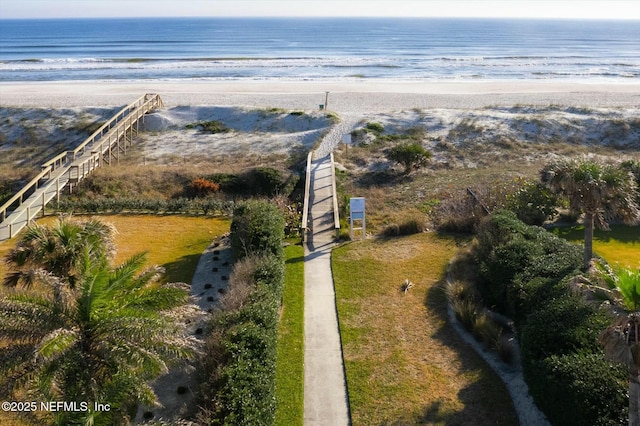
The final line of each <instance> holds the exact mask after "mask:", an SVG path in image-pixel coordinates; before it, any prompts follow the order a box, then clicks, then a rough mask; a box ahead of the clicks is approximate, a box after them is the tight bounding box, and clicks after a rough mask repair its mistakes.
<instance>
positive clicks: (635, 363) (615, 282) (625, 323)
mask: <svg viewBox="0 0 640 426" xmlns="http://www.w3.org/2000/svg"><path fill="white" fill-rule="evenodd" d="M600 271H601V276H603V277H604V278H605V282H606V283H607V284H608V285H609V287H610V288H612V289H613V288H615V289H617V290H618V291H619V292H620V295H621V296H622V301H623V304H624V306H625V308H626V309H627V311H626V315H620V316H619V317H618V319H617V320H616V321H615V323H614V324H613V325H611V326H610V327H608V328H607V329H606V330H605V331H604V332H603V333H602V334H601V335H600V339H599V343H600V345H601V346H602V347H603V348H604V352H605V355H606V357H607V358H608V359H609V360H610V361H613V362H615V363H618V364H622V365H624V366H625V367H627V369H628V371H629V426H640V380H639V374H640V335H639V334H638V333H640V313H639V312H638V309H639V308H640V270H636V271H633V270H631V269H626V268H617V269H615V272H614V273H610V272H609V271H606V270H605V273H602V272H603V269H601V270H600ZM607 272H609V273H607Z"/></svg>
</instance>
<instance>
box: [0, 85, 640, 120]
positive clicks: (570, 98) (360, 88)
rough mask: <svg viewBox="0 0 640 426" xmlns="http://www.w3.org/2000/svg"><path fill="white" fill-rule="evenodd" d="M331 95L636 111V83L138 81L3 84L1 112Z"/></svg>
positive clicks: (399, 105) (394, 101)
mask: <svg viewBox="0 0 640 426" xmlns="http://www.w3.org/2000/svg"><path fill="white" fill-rule="evenodd" d="M326 92H329V94H328V109H329V110H331V111H335V112H337V113H363V112H389V111H397V110H402V109H411V108H465V109H474V108H484V107H488V106H512V105H538V106H544V105H566V106H582V107H635V106H638V105H640V84H638V83H618V84H607V83H601V84H598V83H577V82H558V81H478V82H396V81H380V80H378V81H376V80H362V81H360V80H354V81H327V82H320V81H312V82H311V81H309V82H306V81H152V82H145V81H135V82H100V81H87V82H85V81H76V82H55V83H51V82H36V83H10V82H4V83H0V106H5V107H6V106H19V107H52V108H61V107H83V106H115V105H122V104H128V103H129V102H132V101H133V100H135V99H136V98H137V97H138V96H140V95H142V94H144V93H158V94H160V95H161V97H162V99H163V100H164V102H165V104H167V105H168V106H177V105H218V106H248V107H258V108H263V107H277V108H284V109H288V110H293V109H301V110H317V109H319V105H320V104H324V103H325V100H326V99H327V95H326Z"/></svg>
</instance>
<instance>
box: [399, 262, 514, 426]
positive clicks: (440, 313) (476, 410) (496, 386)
mask: <svg viewBox="0 0 640 426" xmlns="http://www.w3.org/2000/svg"><path fill="white" fill-rule="evenodd" d="M443 275H444V273H443ZM444 288H445V282H444V280H441V281H440V282H438V283H437V284H435V285H433V286H432V287H431V288H430V289H429V290H428V291H427V294H426V297H425V302H424V303H425V306H426V308H427V310H428V311H431V312H434V313H436V314H437V317H438V318H439V319H440V320H442V326H441V327H440V328H439V329H438V330H437V331H436V333H435V334H433V335H432V338H433V339H436V340H438V341H440V342H441V343H443V344H444V345H445V346H447V347H449V348H451V349H452V350H453V351H454V352H455V353H456V354H457V355H458V359H457V360H458V362H459V363H460V365H459V367H458V368H459V370H460V371H461V373H471V374H472V375H473V376H474V377H476V380H475V381H474V382H473V383H472V384H471V385H469V386H467V387H466V388H464V389H462V390H461V391H460V392H459V393H458V399H459V400H460V402H462V404H463V405H464V408H463V409H462V410H460V409H456V410H451V409H450V408H447V406H446V404H444V402H446V401H441V400H436V401H434V402H432V403H430V404H429V405H428V406H426V407H424V410H423V411H422V413H420V414H419V417H418V419H417V420H418V422H419V424H433V423H435V424H447V425H449V424H474V425H517V424H518V418H517V414H516V412H515V408H514V406H513V402H512V401H511V398H510V396H509V394H508V392H507V390H506V387H505V386H504V384H503V383H502V381H501V380H500V378H499V377H498V376H497V375H496V374H495V373H494V372H493V370H491V368H490V367H489V366H488V365H487V364H485V362H484V361H483V360H482V359H481V358H480V357H479V356H478V355H477V354H476V353H475V352H474V350H473V349H472V348H471V347H469V346H468V345H467V344H466V343H465V342H464V341H463V340H462V338H461V337H460V336H459V335H458V334H457V333H456V331H455V330H454V329H453V327H452V326H451V324H450V323H449V322H448V316H447V297H446V294H445V290H444ZM391 424H392V425H394V426H400V425H405V424H407V425H408V424H410V423H407V422H406V421H404V420H403V419H400V420H399V421H398V422H395V423H391Z"/></svg>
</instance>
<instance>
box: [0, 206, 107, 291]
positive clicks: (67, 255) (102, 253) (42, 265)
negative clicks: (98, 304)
mask: <svg viewBox="0 0 640 426" xmlns="http://www.w3.org/2000/svg"><path fill="white" fill-rule="evenodd" d="M115 232H116V231H115V228H114V227H113V226H112V225H110V224H106V223H104V222H102V221H100V220H98V219H89V220H87V221H84V222H79V221H75V220H72V219H71V218H70V217H69V216H62V217H60V218H59V219H58V220H57V221H56V223H55V224H54V225H53V226H51V227H48V226H45V225H40V224H37V223H34V224H30V225H29V226H28V227H27V229H26V232H25V233H24V235H23V236H22V237H21V238H20V240H19V242H18V244H17V246H16V248H15V249H13V250H11V251H10V252H9V254H8V255H7V256H6V258H5V261H6V262H7V263H8V264H9V265H10V266H11V267H12V269H14V271H13V272H12V273H9V274H7V276H6V277H5V279H4V285H6V286H9V287H16V286H18V285H23V286H25V287H29V286H31V285H32V284H33V283H34V279H35V278H36V274H35V271H36V270H38V269H44V270H45V271H47V272H49V273H51V274H53V275H55V276H57V277H59V278H61V279H63V280H65V281H66V282H67V283H68V284H69V285H70V286H71V287H72V288H73V287H74V286H75V283H76V280H77V275H78V266H79V262H80V259H81V257H82V255H88V256H89V258H90V259H95V260H97V259H101V258H103V257H106V258H107V259H111V258H112V257H113V255H114V254H115V245H114V243H113V237H114V235H115Z"/></svg>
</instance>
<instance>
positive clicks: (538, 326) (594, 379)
mask: <svg viewBox="0 0 640 426" xmlns="http://www.w3.org/2000/svg"><path fill="white" fill-rule="evenodd" d="M474 257H475V259H476V261H477V262H478V264H479V269H480V274H481V278H482V279H481V282H480V285H479V289H480V291H481V293H482V295H483V297H484V298H485V299H486V300H488V301H490V303H493V304H495V305H496V306H497V307H498V308H499V309H501V310H504V312H505V313H507V314H508V315H510V316H511V317H512V318H513V319H514V320H515V322H516V326H517V330H518V332H519V334H520V342H521V353H522V365H523V370H524V374H525V379H526V381H527V383H528V385H529V390H530V392H531V395H532V396H533V397H534V399H535V400H536V402H537V403H538V405H539V406H540V408H541V409H542V410H543V411H544V412H545V414H546V415H547V417H548V418H549V420H550V421H551V422H552V423H553V424H562V425H583V424H589V425H596V424H597V425H618V424H623V423H625V418H626V414H625V413H624V410H625V405H626V398H625V396H626V395H625V388H626V386H625V383H624V382H625V375H624V372H623V371H622V370H621V369H619V368H613V367H612V366H611V364H609V363H608V362H606V361H604V357H603V354H602V351H601V349H600V348H599V347H598V345H597V337H598V335H599V334H600V333H601V332H602V330H604V329H605V328H606V327H607V326H608V325H609V323H610V318H609V317H608V315H606V314H605V313H604V312H603V311H600V310H598V309H597V308H596V307H594V306H592V305H589V304H587V303H586V302H584V301H583V300H582V299H579V298H577V297H575V296H572V295H570V294H569V291H568V288H567V285H566V282H567V280H568V279H569V278H570V277H572V276H574V275H575V273H576V271H578V270H579V268H580V267H581V265H582V261H581V258H582V253H581V250H580V247H579V246H577V245H572V244H570V243H568V242H566V241H564V240H562V239H560V238H557V237H556V236H555V235H553V234H551V233H549V232H546V231H545V230H544V229H542V228H539V227H535V226H527V225H525V224H524V223H522V222H521V221H519V220H518V219H517V218H516V216H515V214H514V213H513V212H504V211H501V212H496V213H495V214H494V215H492V216H491V217H489V218H486V219H485V220H483V222H482V223H481V224H480V226H479V227H478V238H477V245H476V247H475V250H474Z"/></svg>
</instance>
